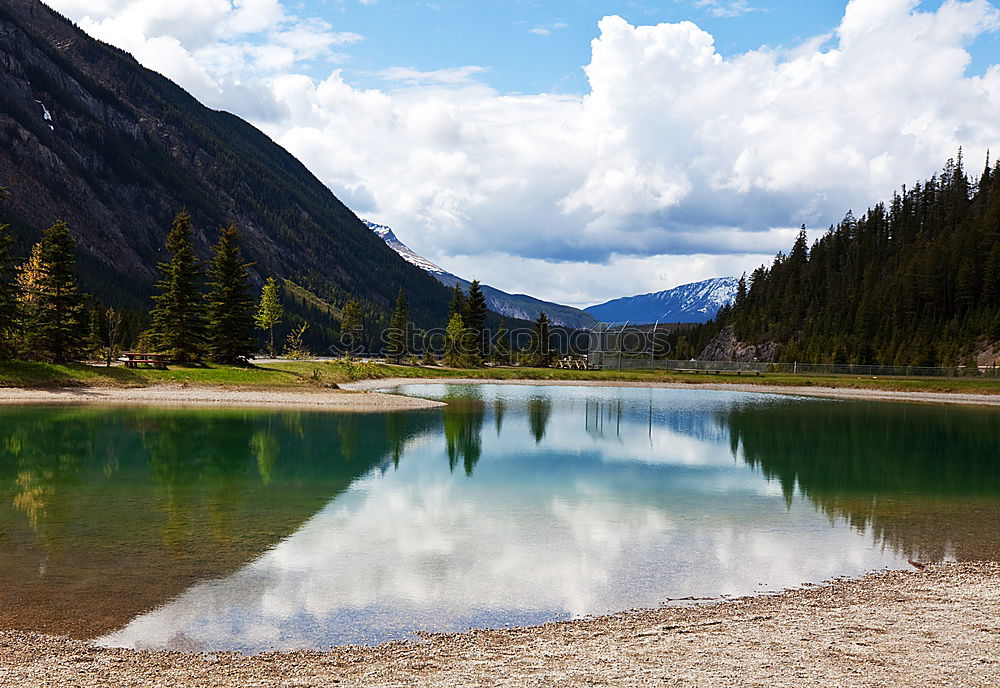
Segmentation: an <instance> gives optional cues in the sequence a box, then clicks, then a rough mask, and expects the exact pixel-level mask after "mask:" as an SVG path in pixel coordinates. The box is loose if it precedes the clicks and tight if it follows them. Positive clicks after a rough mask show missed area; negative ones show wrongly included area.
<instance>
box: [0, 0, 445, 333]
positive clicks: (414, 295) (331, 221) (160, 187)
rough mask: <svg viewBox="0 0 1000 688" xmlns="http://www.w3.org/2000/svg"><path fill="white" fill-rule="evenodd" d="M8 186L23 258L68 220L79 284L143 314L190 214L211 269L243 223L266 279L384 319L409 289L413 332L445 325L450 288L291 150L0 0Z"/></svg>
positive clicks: (51, 21) (0, 147)
mask: <svg viewBox="0 0 1000 688" xmlns="http://www.w3.org/2000/svg"><path fill="white" fill-rule="evenodd" d="M0 184H2V185H3V186H6V187H7V191H8V192H9V193H8V198H7V202H6V205H5V208H4V214H5V215H6V218H7V221H9V222H11V224H12V225H13V226H14V227H15V231H16V232H17V233H18V238H19V248H20V249H21V250H22V251H26V250H27V248H28V247H29V245H30V244H31V243H32V242H34V241H36V240H37V236H38V232H39V230H41V229H42V228H44V227H47V226H48V225H50V224H51V223H52V222H53V221H54V220H55V219H57V218H61V219H64V220H66V221H67V222H68V223H69V224H70V226H71V228H72V229H73V232H74V238H75V239H76V242H77V246H78V249H79V257H78V266H79V271H80V280H81V283H82V286H83V287H84V288H85V289H86V290H88V291H90V292H92V293H94V294H95V295H97V296H98V297H100V298H101V299H102V300H104V301H106V302H108V303H113V304H116V305H124V306H126V307H127V308H131V309H134V310H140V309H145V308H148V306H149V301H148V296H149V293H150V291H151V285H152V282H153V281H154V278H155V276H156V272H155V266H156V263H157V261H160V260H163V259H164V258H165V255H164V251H163V249H162V245H163V241H164V237H165V235H166V232H167V230H168V229H169V227H170V222H171V219H172V218H173V217H174V215H175V214H176V213H177V212H178V211H179V210H180V209H182V208H186V209H187V210H188V211H189V212H190V213H191V215H192V217H193V220H194V223H195V225H196V235H197V236H196V241H197V244H198V250H199V253H200V254H201V255H202V256H203V257H205V256H207V255H208V251H209V246H210V245H211V244H212V243H214V242H215V240H216V237H217V228H218V227H219V226H220V225H228V224H229V223H230V222H235V223H236V224H237V226H238V227H239V228H240V230H241V233H242V236H243V243H244V249H245V253H246V257H247V259H248V260H249V261H252V262H253V263H254V266H253V268H252V270H253V279H254V280H255V281H257V282H261V281H263V278H265V277H267V276H271V275H274V276H279V277H282V278H284V279H286V280H290V281H292V282H293V283H295V284H296V285H299V286H300V287H301V288H302V289H304V290H306V291H307V292H309V293H311V294H315V295H317V296H318V297H321V298H322V299H324V300H326V301H331V302H333V303H335V304H337V303H340V304H342V303H343V302H344V301H345V300H346V299H347V298H348V297H349V296H356V297H358V298H359V299H360V300H361V302H362V308H363V309H366V317H368V315H367V314H370V317H371V318H372V319H374V320H378V319H379V318H382V317H384V313H385V312H387V311H389V310H391V308H392V302H393V299H394V298H395V296H396V293H397V292H398V290H399V289H400V288H402V289H404V290H405V291H406V293H407V295H408V297H409V301H410V313H411V315H412V316H413V317H414V319H415V320H417V321H418V323H420V322H424V323H427V324H430V323H432V322H433V323H436V322H440V321H441V320H443V319H444V318H445V317H446V315H447V305H448V299H449V295H448V293H447V290H446V289H445V288H444V287H443V286H441V285H440V284H439V283H438V282H437V281H436V280H434V279H433V278H432V277H430V276H429V275H427V274H426V273H425V272H424V271H423V270H418V269H417V268H415V267H413V266H411V265H410V264H409V263H407V262H406V261H405V260H402V259H401V258H400V257H399V256H398V255H396V253H395V252H394V251H391V250H389V249H388V248H387V247H386V246H385V244H384V243H383V242H382V241H379V240H378V238H377V237H374V236H372V233H371V232H370V231H369V230H368V228H367V227H365V225H364V224H363V223H362V222H361V221H360V220H359V219H358V218H357V217H356V216H355V215H354V213H352V212H351V211H350V210H349V209H348V208H347V207H346V206H345V205H344V204H343V203H341V202H340V201H339V200H338V199H337V198H336V197H335V196H334V194H333V193H332V192H331V191H330V190H329V189H328V188H327V187H326V186H325V185H324V184H323V183H322V182H320V181H319V180H318V179H317V178H316V177H315V176H313V175H312V174H311V173H310V172H309V171H308V170H307V169H306V168H305V166H303V165H302V164H301V163H300V162H299V161H298V160H296V159H295V158H294V157H293V156H292V155H290V154H289V153H288V152H287V151H285V150H284V149H282V148H281V147H280V146H278V145H277V144H275V143H274V142H273V141H271V140H270V139H269V138H268V137H267V136H266V135H264V134H263V133H262V132H260V131H259V130H257V129H256V128H254V127H253V126H252V125H250V124H248V123H247V122H245V121H243V120H242V119H240V118H239V117H236V116H234V115H231V114H229V113H226V112H219V111H215V110H211V109H209V108H207V107H205V106H203V105H202V104H201V103H199V102H198V101H197V100H195V99H194V98H193V97H192V96H191V95H189V94H188V93H187V92H186V91H184V90H183V89H182V88H180V87H179V86H177V85H176V84H174V83H173V82H171V81H169V80H168V79H166V78H164V77H163V76H161V75H159V74H156V73H154V72H152V71H150V70H148V69H145V68H143V67H142V66H141V65H139V63H138V62H136V61H135V60H134V59H133V58H132V57H131V56H129V55H128V54H127V53H124V52H122V51H120V50H118V49H116V48H114V47H112V46H109V45H106V44H104V43H101V42H99V41H96V40H94V39H92V38H90V37H89V36H87V35H86V34H85V33H84V32H83V31H81V30H80V29H78V28H76V27H75V26H74V25H73V24H72V23H70V22H69V21H67V20H66V19H64V18H63V17H61V16H60V15H58V14H56V13H55V12H53V11H52V10H50V9H49V8H48V7H46V6H45V5H43V4H42V3H40V2H38V1H37V0H2V1H0Z"/></svg>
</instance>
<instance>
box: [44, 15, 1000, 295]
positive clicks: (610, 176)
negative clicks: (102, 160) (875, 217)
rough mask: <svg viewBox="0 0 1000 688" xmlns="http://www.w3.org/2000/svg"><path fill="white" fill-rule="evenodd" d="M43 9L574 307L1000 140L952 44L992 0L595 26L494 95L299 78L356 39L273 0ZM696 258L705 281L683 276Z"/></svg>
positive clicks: (821, 214) (979, 24) (493, 271)
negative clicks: (779, 21)
mask: <svg viewBox="0 0 1000 688" xmlns="http://www.w3.org/2000/svg"><path fill="white" fill-rule="evenodd" d="M55 4H56V6H57V8H58V9H60V10H61V11H63V12H65V13H66V14H68V15H69V16H71V17H73V18H75V19H77V20H79V21H81V24H82V25H83V26H84V27H85V28H87V30H89V31H92V32H93V33H95V34H97V35H98V36H100V37H101V38H104V39H105V40H109V41H111V42H114V43H116V44H118V45H120V46H122V47H124V48H125V49H127V50H131V51H132V52H134V53H135V54H136V55H137V57H138V58H139V59H140V60H141V61H143V62H144V63H146V64H148V65H149V66H152V67H154V68H156V69H159V70H161V71H164V73H166V74H167V75H168V76H171V77H172V78H175V79H177V80H178V81H180V82H181V84H182V85H184V86H186V87H187V88H189V89H190V90H192V91H193V92H194V93H195V94H197V95H199V96H200V97H203V98H206V99H207V100H208V102H209V103H210V104H213V105H216V106H225V107H227V108H229V109H234V110H235V111H237V113H238V114H241V115H243V116H246V117H248V118H249V119H251V120H252V121H254V122H255V123H256V124H258V125H260V126H262V127H263V128H265V130H266V131H267V132H268V133H269V134H270V135H271V136H272V137H274V138H275V139H276V140H277V141H279V142H280V143H281V144H282V145H284V146H285V147H287V148H288V149H289V150H290V151H291V152H292V153H294V154H295V155H297V156H299V157H300V158H301V159H302V160H303V162H304V163H305V164H306V165H307V166H308V167H309V168H310V169H311V170H312V171H313V172H315V173H316V174H317V176H318V177H319V178H320V179H322V180H324V181H325V182H326V183H328V184H329V185H330V187H331V188H332V189H333V190H334V191H335V192H336V193H338V194H339V195H341V196H342V197H344V198H347V199H349V200H350V201H351V203H352V207H354V209H355V210H356V211H357V212H358V213H359V214H364V215H367V216H369V217H372V218H373V219H377V220H379V221H382V222H385V223H386V224H390V225H393V226H394V227H395V228H396V229H397V230H398V234H399V235H400V236H401V237H402V238H403V240H404V241H406V242H407V243H408V244H410V246H411V247H412V248H413V249H414V250H416V251H418V252H420V253H422V254H424V255H426V256H427V257H428V258H430V259H432V260H434V261H435V262H436V263H438V264H440V265H442V266H443V267H445V268H447V269H450V270H452V271H454V272H457V273H460V274H465V275H468V276H470V277H471V276H477V275H478V276H479V277H481V278H482V279H483V280H484V281H487V282H489V283H493V284H495V285H496V286H499V287H501V288H507V289H514V290H515V291H522V292H529V293H533V294H535V295H537V296H540V297H543V298H556V297H557V296H558V297H560V298H565V299H566V300H569V301H572V302H577V303H583V302H596V301H601V300H604V299H605V298H608V297H612V296H617V295H621V294H624V293H632V292H638V291H648V290H650V288H652V287H654V286H655V288H664V287H668V286H673V284H662V283H658V284H655V285H654V284H653V283H654V282H660V280H659V279H655V278H653V277H651V274H652V275H658V274H661V273H672V274H675V275H676V276H677V277H676V279H669V280H668V281H671V282H673V283H674V284H676V283H679V282H681V281H686V280H688V279H690V278H695V277H707V276H714V275H715V274H718V272H717V271H716V269H718V270H721V269H724V268H725V269H727V270H729V269H730V268H733V269H732V272H741V271H742V269H746V268H752V267H753V266H754V265H755V264H757V263H758V262H759V261H758V258H759V256H760V255H766V254H768V253H772V252H773V251H774V250H775V249H776V248H780V247H782V246H786V245H787V236H786V235H787V228H788V227H795V226H798V225H799V224H800V223H805V224H807V225H808V226H810V227H811V228H816V227H823V226H825V225H827V224H829V223H831V222H835V221H836V220H837V219H839V217H841V216H842V215H843V213H844V212H845V211H846V210H847V209H848V208H853V209H854V210H855V212H861V211H862V210H863V208H864V207H865V206H867V205H868V204H871V203H874V202H876V201H878V200H881V199H884V198H886V196H887V195H888V194H890V193H891V192H892V190H893V189H894V188H896V187H897V185H898V184H901V183H904V182H912V181H914V180H916V179H918V178H922V177H924V176H926V175H929V174H930V173H932V172H933V171H934V170H935V169H937V168H938V167H939V166H940V165H941V164H942V163H943V161H944V160H945V159H946V158H947V157H949V156H951V155H953V154H954V153H955V151H956V150H957V149H958V147H959V146H960V145H961V146H964V147H965V151H966V154H967V159H968V160H970V161H978V160H982V158H983V157H984V156H985V151H986V148H987V147H988V146H990V145H992V146H993V147H994V149H995V148H996V147H997V145H998V141H1000V120H998V119H997V118H996V112H998V111H1000V66H994V67H992V68H990V69H989V70H987V71H986V72H985V74H983V75H981V76H967V75H966V73H965V70H966V67H967V65H968V64H969V61H970V57H969V54H968V51H967V46H968V45H969V44H970V43H971V41H973V40H974V39H975V38H976V37H978V36H980V35H983V34H985V33H988V32H993V31H996V30H997V28H998V26H1000V16H998V11H997V10H996V9H995V8H994V7H992V6H991V5H990V4H989V3H988V2H986V0H970V1H968V2H962V1H956V0H946V1H945V2H944V3H943V4H942V5H941V7H940V8H939V9H938V10H936V11H934V12H922V11H919V10H918V8H917V4H918V3H917V2H916V0H852V2H850V3H849V4H848V5H847V8H846V10H845V13H844V17H843V20H842V22H841V24H840V26H839V27H837V28H836V30H835V31H834V32H833V33H831V35H830V36H828V37H818V38H816V39H812V40H809V41H806V42H804V43H803V44H801V45H798V46H793V47H791V48H787V49H782V50H774V49H770V48H761V49H759V50H755V51H750V52H747V53H745V54H741V55H736V56H733V57H723V56H722V55H720V54H719V53H718V52H717V51H716V48H715V42H714V38H713V36H711V35H710V34H708V33H707V32H705V31H703V30H702V29H700V28H699V27H698V26H696V25H695V24H693V23H690V22H680V23H676V24H659V25H656V26H632V25H630V24H629V23H627V22H626V21H625V20H623V19H621V18H619V17H607V18H605V19H604V20H602V21H601V22H600V26H599V28H600V35H599V37H598V38H596V39H595V40H594V41H593V44H592V48H593V52H592V58H591V61H590V64H589V65H587V67H586V74H587V77H588V80H589V84H590V90H589V92H588V93H587V94H586V95H583V96H566V95H555V94H536V95H513V94H504V93H499V92H497V91H495V90H493V89H491V88H489V87H488V86H486V85H485V84H483V83H480V82H478V81H477V78H481V74H482V71H481V70H482V68H480V67H461V68H457V69H451V70H439V71H435V72H419V71H417V70H413V69H405V68H396V69H394V70H387V71H386V72H384V73H383V74H382V76H383V77H385V78H386V79H389V80H390V81H391V82H394V83H390V85H389V86H388V87H387V88H386V89H381V90H363V89H359V88H355V87H353V86H352V85H350V84H349V83H347V82H346V81H345V79H344V77H343V75H342V73H341V72H340V71H337V70H334V71H333V72H332V73H330V75H329V76H328V77H327V78H325V79H322V80H316V79H313V78H310V77H307V76H303V75H302V74H301V73H299V72H301V71H303V70H300V69H297V68H296V67H295V66H294V65H295V64H296V63H297V61H298V60H303V59H312V57H311V56H315V55H316V51H317V50H318V51H323V50H326V51H330V50H331V49H332V46H336V45H343V44H344V43H348V42H350V40H353V39H352V38H348V37H344V36H343V35H341V38H333V37H330V38H329V39H328V41H327V42H326V43H323V41H319V45H318V47H317V46H316V45H315V44H313V48H311V49H309V50H303V49H302V48H301V46H299V47H292V45H290V43H292V42H290V41H288V42H285V43H282V41H281V39H280V38H279V36H280V34H281V32H282V31H287V30H290V29H289V28H288V27H298V28H299V29H302V27H306V26H308V23H305V22H302V21H301V20H297V19H295V18H293V17H291V16H290V15H289V14H288V12H287V11H286V10H285V9H283V8H282V6H281V5H280V4H279V3H278V2H277V1H276V0H257V1H256V2H253V3H251V2H249V0H247V2H244V3H242V4H240V5H239V6H238V9H234V8H233V7H232V6H230V5H229V3H228V2H226V1H221V2H220V1H219V0H198V1H197V2H195V1H194V0H176V2H174V3H172V5H171V6H170V7H169V8H165V7H162V5H163V3H147V2H137V1H136V0H104V2H103V3H101V4H99V5H98V4H93V3H90V2H88V3H86V4H85V3H82V2H80V0H59V1H57V2H56V3H55ZM713 4H714V5H716V6H718V7H733V6H734V5H733V3H713ZM151 5H156V6H160V7H158V8H156V9H154V8H152V7H150V6H151ZM736 5H739V3H736ZM706 6H707V5H706ZM73 7H76V9H77V11H75V12H74V11H71V10H72V8H73ZM95 8H97V9H95ZM241 13H242V14H241ZM87 15H89V16H90V17H91V18H89V19H82V18H83V17H84V16H87ZM205 27H219V28H205ZM246 27H251V28H255V27H263V28H257V29H256V30H257V31H258V34H260V35H263V37H264V38H263V40H261V41H255V42H252V41H249V40H247V39H245V37H241V35H242V34H240V31H245V30H247V29H246ZM541 28H549V27H541ZM320 33H322V34H324V35H327V36H331V35H335V34H333V32H332V28H331V27H322V30H321V31H320ZM248 44H252V45H248ZM286 50H287V51H291V52H284V51H286ZM270 51H273V54H272V53H271V52H270ZM250 80H253V83H254V86H255V88H254V89H252V90H249V89H247V87H246V84H247V83H248V82H249V81H250ZM239 87H243V91H240V90H239ZM206 94H207V95H206ZM776 228H777V229H776ZM671 256H673V257H671ZM676 256H694V257H695V258H684V257H680V258H678V257H676ZM723 258H725V260H723ZM698 261H701V262H700V264H701V265H703V266H705V270H706V271H707V270H710V269H711V270H712V272H711V273H707V272H706V273H705V274H701V275H697V274H694V273H693V272H692V270H690V266H691V265H695V264H699V263H698ZM518 266H530V267H531V269H524V270H521V269H520V268H519V267H518ZM626 266H629V267H631V268H632V269H628V270H625V269H622V268H624V267H626ZM657 266H666V267H657ZM475 268H478V269H475ZM514 274H517V275H518V276H517V280H516V281H515V280H514V279H513V277H512V275H514ZM596 275H601V277H596ZM681 275H684V277H681ZM571 280H574V281H577V282H578V283H577V284H574V285H573V287H572V288H563V287H559V284H560V283H562V284H566V283H568V282H569V281H571Z"/></svg>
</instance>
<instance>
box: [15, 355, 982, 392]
mask: <svg viewBox="0 0 1000 688" xmlns="http://www.w3.org/2000/svg"><path fill="white" fill-rule="evenodd" d="M379 378H435V379H441V380H447V379H449V378H471V379H481V380H563V381H573V380H591V381H603V382H639V383H649V382H672V383H683V384H692V385H693V384H699V383H714V384H719V383H744V384H746V383H753V384H758V385H771V386H776V387H803V386H805V387H810V386H814V387H835V388H849V389H871V390H885V391H893V392H937V393H949V392H950V393H964V394H1000V379H994V378H971V377H970V378H962V377H955V378H889V377H881V378H872V377H859V376H849V375H825V376H824V375H788V374H769V375H762V376H760V377H756V376H739V375H693V374H689V373H687V374H685V373H674V372H670V371H639V370H626V371H616V370H558V369H542V368H499V369H493V368H486V369H473V370H460V369H444V368H426V367H419V366H393V365H383V364H374V363H353V364H352V363H344V362H341V361H336V362H324V363H314V362H308V361H287V362H281V363H267V364H262V365H259V366H249V367H236V366H219V365H205V366H171V368H170V370H165V371H161V370H150V369H139V370H128V369H125V368H121V367H114V368H104V367H95V366H88V365H55V364H50V363H30V362H13V363H0V386H2V387H34V388H51V387H73V386H88V385H89V386H99V387H148V386H150V385H157V384H188V385H213V386H239V387H258V388H294V387H300V386H309V387H333V386H334V385H338V384H343V383H345V382H352V381H356V380H365V379H379Z"/></svg>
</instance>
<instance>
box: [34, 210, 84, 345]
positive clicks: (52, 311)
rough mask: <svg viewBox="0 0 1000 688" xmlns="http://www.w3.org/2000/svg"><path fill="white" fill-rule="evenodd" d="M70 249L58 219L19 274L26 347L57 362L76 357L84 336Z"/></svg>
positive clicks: (67, 234)
mask: <svg viewBox="0 0 1000 688" xmlns="http://www.w3.org/2000/svg"><path fill="white" fill-rule="evenodd" d="M73 249H74V245H73V239H72V237H70V230H69V226H68V225H67V224H66V223H65V222H63V221H62V220H59V221H57V222H56V223H55V224H54V225H52V226H51V227H49V228H48V229H46V230H45V231H44V232H43V233H42V240H41V242H39V243H38V244H37V245H36V246H35V248H34V249H33V250H32V254H31V256H30V257H29V259H28V262H27V263H25V265H24V266H23V267H22V269H21V271H20V274H19V276H18V280H19V282H20V284H21V285H22V288H23V289H24V290H25V291H24V293H23V297H22V305H23V306H24V307H25V332H26V339H27V341H28V344H29V347H30V348H29V351H30V352H31V353H32V355H34V356H38V357H40V358H43V359H45V360H49V361H53V362H56V363H67V362H69V361H73V360H76V359H77V358H78V357H79V355H80V353H81V351H82V348H83V345H84V338H85V336H86V326H85V325H84V322H83V299H82V298H81V296H80V294H79V292H78V291H77V287H76V278H75V274H74V273H75V271H76V261H75V260H74V258H73Z"/></svg>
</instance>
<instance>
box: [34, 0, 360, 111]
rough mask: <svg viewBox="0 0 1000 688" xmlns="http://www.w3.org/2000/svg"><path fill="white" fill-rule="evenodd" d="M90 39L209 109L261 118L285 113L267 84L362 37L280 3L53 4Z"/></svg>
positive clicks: (105, 0)
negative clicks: (170, 82) (123, 53)
mask: <svg viewBox="0 0 1000 688" xmlns="http://www.w3.org/2000/svg"><path fill="white" fill-rule="evenodd" d="M49 4H51V5H52V7H53V8H54V9H56V10H57V11H59V12H62V13H63V14H65V15H67V16H69V17H71V18H73V19H74V20H75V21H76V22H77V23H78V24H79V26H80V27H81V28H82V29H84V30H85V31H87V33H89V34H90V35H92V36H94V37H96V38H99V39H101V40H104V41H107V42H109V43H112V44H114V45H116V46H118V47H120V48H122V49H124V50H126V51H128V52H131V53H132V54H133V55H134V56H135V57H136V59H137V60H139V61H140V62H141V63H142V64H143V65H145V66H146V67H149V68H150V69H153V70H156V71H158V72H160V73H161V74H163V75H164V76H167V77H168V78H170V79H172V80H174V81H177V82H178V83H180V84H181V85H182V86H184V87H185V88H187V89H188V90H189V91H191V92H192V93H193V94H194V95H195V96H196V97H198V98H199V99H201V100H202V101H203V102H205V103H206V104H208V105H211V106H213V107H218V108H224V109H228V110H236V111H237V112H238V113H239V114H241V115H243V116H245V117H248V118H250V119H255V120H271V119H276V118H277V117H278V114H279V113H280V112H281V111H282V108H281V105H280V104H279V103H278V102H277V101H276V100H275V99H274V97H273V95H272V94H271V93H270V90H269V89H268V88H267V87H266V85H264V84H263V82H262V79H263V78H265V77H266V76H267V75H269V74H274V73H279V72H280V73H287V72H288V71H290V70H296V69H298V68H300V67H301V65H303V64H304V63H308V62H310V61H317V60H323V61H326V62H329V61H336V60H337V59H338V58H340V57H342V55H341V54H340V53H338V52H337V50H336V49H338V48H341V47H343V46H347V45H350V44H352V43H355V42H357V41H359V40H361V36H359V35H357V34H355V33H350V32H340V31H335V30H333V27H332V26H330V24H329V23H327V22H325V21H323V20H320V19H316V18H309V17H307V18H300V17H297V16H295V15H294V14H291V13H289V12H288V11H287V10H286V8H285V7H284V5H283V4H282V3H281V2H280V0H234V1H233V2H230V0H171V2H149V1H148V0H98V1H96V2H95V1H92V0H50V2H49Z"/></svg>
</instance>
